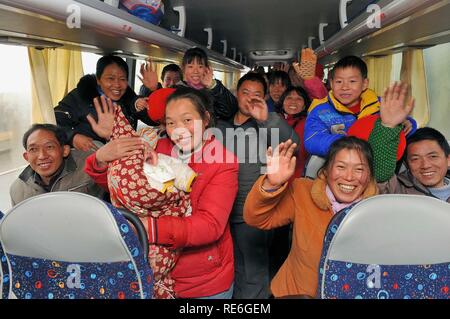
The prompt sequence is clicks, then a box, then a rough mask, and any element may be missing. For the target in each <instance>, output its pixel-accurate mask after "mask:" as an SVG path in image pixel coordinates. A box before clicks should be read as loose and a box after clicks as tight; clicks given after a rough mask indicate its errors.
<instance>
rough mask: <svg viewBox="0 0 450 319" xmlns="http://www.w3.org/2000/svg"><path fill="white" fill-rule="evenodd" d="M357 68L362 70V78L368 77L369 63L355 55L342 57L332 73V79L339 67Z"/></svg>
mask: <svg viewBox="0 0 450 319" xmlns="http://www.w3.org/2000/svg"><path fill="white" fill-rule="evenodd" d="M345 68H356V69H358V70H359V71H360V72H361V75H362V78H363V79H367V64H366V62H364V61H363V60H362V59H361V58H358V57H357V56H354V55H349V56H346V57H343V58H342V59H340V60H339V61H338V62H337V63H336V64H335V65H334V67H333V70H332V71H331V73H330V77H331V79H334V75H335V72H336V70H337V69H345Z"/></svg>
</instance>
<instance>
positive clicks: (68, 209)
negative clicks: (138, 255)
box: [0, 192, 132, 262]
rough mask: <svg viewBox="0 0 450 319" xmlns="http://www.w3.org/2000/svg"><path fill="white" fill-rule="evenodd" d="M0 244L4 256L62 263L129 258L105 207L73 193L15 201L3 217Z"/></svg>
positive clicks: (112, 260)
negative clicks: (4, 253) (14, 204)
mask: <svg viewBox="0 0 450 319" xmlns="http://www.w3.org/2000/svg"><path fill="white" fill-rule="evenodd" d="M121 227H122V226H121ZM123 227H128V224H125V222H124V224H123ZM130 231H131V229H130ZM0 240H1V242H2V243H3V248H4V250H5V252H6V253H8V254H13V255H18V256H27V257H31V258H41V259H50V260H59V261H67V262H119V261H127V260H130V258H132V257H131V255H130V252H129V250H128V248H127V246H126V243H125V242H124V240H123V238H122V237H121V234H120V230H119V226H118V225H117V223H116V220H115V219H114V217H113V215H112V213H111V211H110V209H109V207H108V206H107V205H106V204H105V203H104V202H102V201H101V200H99V199H97V198H95V197H92V196H90V195H86V194H82V193H76V192H54V193H47V194H43V195H39V196H35V197H32V198H29V199H27V200H25V201H23V202H21V203H19V204H18V205H16V206H15V207H13V208H12V209H10V210H9V211H8V212H7V213H6V215H5V217H4V218H3V219H2V221H1V223H0Z"/></svg>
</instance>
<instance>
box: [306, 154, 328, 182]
mask: <svg viewBox="0 0 450 319" xmlns="http://www.w3.org/2000/svg"><path fill="white" fill-rule="evenodd" d="M323 164H325V159H324V158H323V157H319V156H317V155H312V156H311V158H310V159H309V161H308V164H306V170H305V177H309V178H312V179H315V178H316V177H317V173H318V172H319V169H321V168H322V166H323Z"/></svg>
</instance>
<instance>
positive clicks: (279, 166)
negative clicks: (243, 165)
mask: <svg viewBox="0 0 450 319" xmlns="http://www.w3.org/2000/svg"><path fill="white" fill-rule="evenodd" d="M296 147H297V144H295V143H292V141H291V140H288V141H287V142H285V143H281V144H280V145H278V147H277V148H275V151H272V147H269V148H268V150H267V182H268V183H269V185H265V186H266V187H267V186H268V187H270V188H276V187H279V186H281V185H283V184H284V183H285V182H287V181H288V180H289V179H290V178H291V176H292V175H294V172H295V156H293V155H294V152H295V148H296Z"/></svg>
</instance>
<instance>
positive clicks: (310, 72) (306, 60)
mask: <svg viewBox="0 0 450 319" xmlns="http://www.w3.org/2000/svg"><path fill="white" fill-rule="evenodd" d="M316 64H317V56H316V54H315V53H314V51H313V50H312V49H310V48H307V49H302V53H301V58H300V63H293V64H292V66H293V67H294V70H295V72H296V73H297V75H298V76H299V77H300V78H302V79H303V80H309V79H312V78H313V77H314V76H315V75H316Z"/></svg>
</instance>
